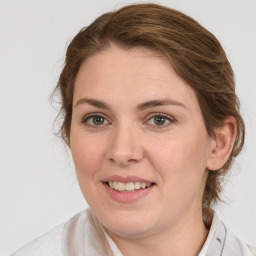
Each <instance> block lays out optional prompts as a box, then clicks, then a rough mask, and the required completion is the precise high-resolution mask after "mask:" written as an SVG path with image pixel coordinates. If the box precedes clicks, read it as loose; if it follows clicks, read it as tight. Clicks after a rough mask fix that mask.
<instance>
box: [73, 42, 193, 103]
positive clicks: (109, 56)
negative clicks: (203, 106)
mask: <svg viewBox="0 0 256 256" xmlns="http://www.w3.org/2000/svg"><path fill="white" fill-rule="evenodd" d="M79 97H94V98H97V99H100V100H105V101H108V100H110V101H113V99H114V100H115V101H118V100H119V101H120V102H123V101H125V102H129V101H134V100H135V99H137V101H142V99H143V101H146V100H152V99H154V98H159V97H160V98H163V97H165V98H166V97H170V98H173V99H174V100H178V101H181V102H187V103H189V101H191V102H190V103H191V104H192V105H193V104H195V103H197V99H196V96H195V93H194V91H193V89H192V88H191V87H190V86H189V85H188V84H187V83H186V82H185V81H184V80H183V79H182V78H181V77H179V76H178V75H177V74H176V72H175V71H174V69H173V68H172V66H171V64H170V62H169V61H168V60H167V58H166V57H164V56H162V55H160V54H158V53H156V52H154V51H150V50H148V49H145V48H132V49H129V50H124V49H121V48H118V47H116V46H112V47H110V48H108V49H106V50H104V51H101V52H99V53H97V54H95V55H93V56H91V57H90V58H88V59H87V60H86V61H85V62H84V63H83V64H82V66H81V68H80V70H79V72H78V75H77V79H76V82H75V90H74V101H77V100H78V99H79ZM109 97H111V99H110V98H109ZM193 101H194V102H193ZM138 103H139V102H138Z"/></svg>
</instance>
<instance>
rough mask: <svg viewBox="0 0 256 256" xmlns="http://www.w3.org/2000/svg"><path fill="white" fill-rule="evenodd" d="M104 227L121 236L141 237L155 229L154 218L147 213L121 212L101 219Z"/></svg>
mask: <svg viewBox="0 0 256 256" xmlns="http://www.w3.org/2000/svg"><path fill="white" fill-rule="evenodd" d="M99 220H100V221H101V223H102V224H103V225H104V227H105V228H106V229H107V230H109V231H110V232H112V233H114V234H116V235H118V236H121V237H130V238H131V237H132V238H141V237H144V236H145V235H146V234H149V233H151V232H152V230H153V226H154V225H153V223H155V222H154V221H153V220H152V218H150V217H149V216H146V215H145V214H136V215H135V213H133V214H131V213H119V214H117V215H114V214H113V215H112V216H111V218H108V219H106V218H104V219H102V220H101V219H100V218H99Z"/></svg>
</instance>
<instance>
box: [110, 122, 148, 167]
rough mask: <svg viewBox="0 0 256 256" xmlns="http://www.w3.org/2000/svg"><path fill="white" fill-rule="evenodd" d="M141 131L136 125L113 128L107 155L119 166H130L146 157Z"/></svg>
mask: <svg viewBox="0 0 256 256" xmlns="http://www.w3.org/2000/svg"><path fill="white" fill-rule="evenodd" d="M139 137H141V135H140V133H139V131H137V130H136V128H135V127H132V126H127V125H119V126H118V127H116V128H115V129H113V132H112V135H111V137H110V141H109V147H108V152H107V157H108V159H109V161H111V162H113V163H115V164H116V165H118V166H123V167H125V166H129V165H132V164H135V163H138V162H140V161H141V160H142V159H143V157H144V150H143V146H142V144H141V138H139Z"/></svg>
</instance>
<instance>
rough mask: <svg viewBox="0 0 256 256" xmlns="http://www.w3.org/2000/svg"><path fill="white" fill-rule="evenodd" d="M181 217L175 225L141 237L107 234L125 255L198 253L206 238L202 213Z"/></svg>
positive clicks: (188, 254) (165, 255)
mask: <svg viewBox="0 0 256 256" xmlns="http://www.w3.org/2000/svg"><path fill="white" fill-rule="evenodd" d="M198 215H199V214H197V215H195V217H194V218H191V216H190V218H186V217H184V218H182V219H181V220H180V221H179V222H178V223H177V224H176V225H175V226H170V227H169V228H165V229H163V230H162V231H161V232H156V233H155V234H151V235H148V236H144V237H143V238H135V239H132V238H130V237H129V238H127V237H123V236H118V235H116V234H114V233H112V232H109V231H108V233H109V235H110V236H111V238H112V239H113V240H114V242H115V243H116V245H117V246H118V248H119V250H120V251H121V252H122V253H123V255H125V256H133V255H140V256H144V255H145V256H151V255H152V256H153V255H158V256H170V255H179V256H191V255H195V256H196V255H198V254H199V252H200V250H201V248H202V247H203V244H204V242H205V240H206V238H207V235H208V232H209V230H207V229H206V227H205V225H204V223H203V219H202V215H199V216H198Z"/></svg>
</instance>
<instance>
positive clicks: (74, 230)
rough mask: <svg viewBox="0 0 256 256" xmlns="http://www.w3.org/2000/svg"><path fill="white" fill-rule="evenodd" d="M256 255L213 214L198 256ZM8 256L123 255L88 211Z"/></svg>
mask: <svg viewBox="0 0 256 256" xmlns="http://www.w3.org/2000/svg"><path fill="white" fill-rule="evenodd" d="M253 255H254V256H255V255H256V251H255V248H251V249H249V248H248V246H246V245H245V244H244V243H243V242H241V241H240V240H239V239H238V238H237V237H236V236H235V235H233V234H232V233H231V232H230V231H229V230H227V228H226V227H225V225H224V224H223V223H222V221H221V220H220V219H219V218H218V216H217V215H216V214H215V215H214V218H213V221H212V225H211V228H210V231H209V234H208V237H207V239H206V241H205V243H204V246H203V248H202V249H201V251H200V253H199V254H198V256H253ZM11 256H123V255H122V253H121V252H120V251H119V249H118V247H117V246H116V244H115V243H114V241H113V240H112V239H111V238H110V237H109V235H108V234H107V233H106V231H105V229H104V227H103V226H102V224H101V223H100V222H99V221H98V219H97V218H96V216H95V215H94V214H93V213H92V211H91V210H90V209H87V210H85V211H83V212H81V213H78V214H77V215H75V216H74V217H73V218H71V219H70V220H69V221H67V222H66V223H64V224H61V225H59V226H58V227H56V228H54V229H53V230H52V231H50V232H48V233H46V234H45V235H43V236H41V237H39V238H37V239H36V240H34V241H32V242H31V243H29V244H28V245H26V246H24V247H22V248H21V249H19V250H18V251H17V252H15V253H14V254H12V255H11Z"/></svg>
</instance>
